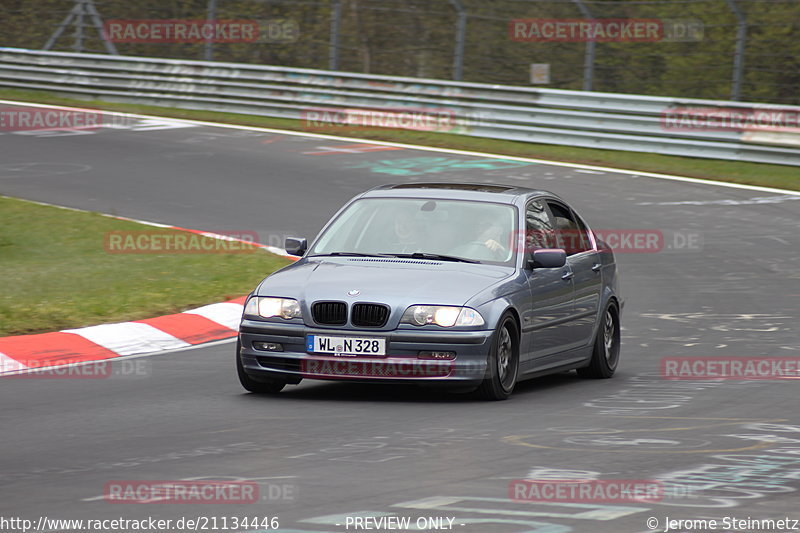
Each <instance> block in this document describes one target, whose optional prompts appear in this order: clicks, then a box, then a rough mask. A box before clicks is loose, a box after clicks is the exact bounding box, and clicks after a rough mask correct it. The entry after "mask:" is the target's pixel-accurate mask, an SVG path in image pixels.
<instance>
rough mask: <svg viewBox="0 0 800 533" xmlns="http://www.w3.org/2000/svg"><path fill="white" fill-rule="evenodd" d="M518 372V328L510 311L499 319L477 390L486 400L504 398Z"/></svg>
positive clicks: (513, 383)
mask: <svg viewBox="0 0 800 533" xmlns="http://www.w3.org/2000/svg"><path fill="white" fill-rule="evenodd" d="M518 373H519V328H518V327H517V323H516V321H515V320H514V317H513V316H512V315H511V313H506V314H504V315H503V317H502V318H501V319H500V322H499V323H498V325H497V329H496V330H495V334H494V338H493V340H492V349H491V351H490V353H489V358H488V361H487V368H486V376H485V377H484V379H483V382H481V385H480V387H478V391H479V393H480V395H481V396H482V397H483V398H484V399H486V400H495V401H496V400H505V399H507V398H508V397H509V396H511V393H512V392H513V391H514V385H516V382H517V374H518Z"/></svg>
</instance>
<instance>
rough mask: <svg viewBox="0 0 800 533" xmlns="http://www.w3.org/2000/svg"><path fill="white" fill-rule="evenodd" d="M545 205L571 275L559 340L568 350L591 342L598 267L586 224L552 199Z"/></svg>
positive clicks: (598, 289) (599, 286) (599, 280)
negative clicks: (570, 303)
mask: <svg viewBox="0 0 800 533" xmlns="http://www.w3.org/2000/svg"><path fill="white" fill-rule="evenodd" d="M547 206H548V208H549V209H550V212H551V214H552V216H553V220H554V221H553V224H554V225H555V228H556V244H557V246H558V247H559V248H563V249H564V250H565V251H566V252H567V265H568V266H569V268H570V275H571V276H572V286H573V291H574V293H573V294H574V296H573V302H574V303H573V308H572V312H571V316H570V319H569V323H568V326H567V327H566V328H564V330H563V331H564V333H565V334H566V336H565V337H564V338H563V339H562V340H561V342H562V345H563V349H564V350H571V349H574V348H579V347H581V346H586V345H587V344H588V343H590V342H591V341H592V333H593V331H594V323H595V320H596V318H597V311H598V306H599V305H600V292H601V290H602V275H601V264H600V258H599V256H598V254H597V251H596V250H595V249H594V246H593V245H592V241H591V239H590V237H589V232H588V230H587V227H586V224H585V223H584V222H583V220H581V218H580V217H579V216H578V215H577V214H576V213H575V211H574V210H572V209H570V208H569V207H567V206H566V205H564V204H562V203H561V202H557V201H554V200H548V201H547Z"/></svg>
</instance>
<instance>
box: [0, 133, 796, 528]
mask: <svg viewBox="0 0 800 533" xmlns="http://www.w3.org/2000/svg"><path fill="white" fill-rule="evenodd" d="M150 126H151V127H157V126H158V125H157V123H155V124H154V123H151V124H150ZM167 126H168V125H167ZM162 127H164V126H163V125H162ZM137 128H139V130H137ZM355 144H357V143H355ZM331 148H333V149H334V151H332V152H331ZM341 149H348V150H351V151H350V152H339V151H335V150H341ZM352 150H353V144H349V143H347V142H343V141H333V140H325V139H318V138H306V137H296V136H290V135H279V134H273V133H263V132H250V131H239V130H232V129H222V128H214V127H198V126H195V127H186V128H169V127H167V128H166V129H144V130H142V129H141V124H140V125H138V126H137V127H135V128H133V129H131V128H128V129H118V130H102V131H98V132H93V133H91V134H80V135H78V134H75V135H66V136H40V135H33V134H27V135H22V134H11V133H4V134H2V135H0V152H1V153H2V159H0V193H2V194H4V195H9V196H17V197H22V198H27V199H31V200H37V201H42V202H50V203H54V204H58V205H65V206H71V207H76V208H81V209H89V210H94V211H101V212H105V213H113V214H117V215H122V216H127V217H132V218H137V219H144V220H150V221H155V222H162V223H167V224H174V225H178V226H183V227H189V228H195V229H202V230H208V231H217V232H221V231H248V232H253V231H254V232H257V233H258V235H259V238H260V240H262V242H267V243H269V244H279V240H278V239H279V238H280V236H282V235H285V234H299V235H304V236H308V237H312V236H313V235H314V234H315V233H316V232H317V231H318V230H319V229H320V227H321V226H322V224H323V223H324V222H325V221H326V220H327V219H328V218H329V216H330V215H331V214H332V213H333V212H334V211H335V210H336V209H337V208H338V207H339V206H340V205H341V204H342V203H343V202H345V201H346V200H347V199H348V198H350V197H351V196H353V195H354V194H356V193H358V192H360V191H363V190H364V189H367V188H370V187H372V186H375V185H378V184H381V183H389V182H406V181H432V180H433V181H463V180H467V181H481V182H497V183H510V184H520V185H525V186H531V187H537V188H545V189H549V190H552V191H554V192H556V193H558V194H560V195H562V196H563V197H564V198H565V199H567V200H568V201H569V202H571V203H572V204H573V205H574V206H575V207H576V208H577V209H578V210H579V211H580V212H581V213H583V214H584V216H585V217H586V218H587V219H588V221H589V222H590V224H591V225H593V226H594V227H595V228H597V229H636V230H653V229H656V230H660V231H662V232H663V235H664V239H665V240H664V243H663V244H664V248H663V250H661V251H660V252H658V253H618V255H617V257H618V261H619V263H620V268H621V271H622V284H623V285H622V287H623V291H624V297H625V299H626V301H627V305H626V308H625V310H624V313H623V317H622V321H623V326H624V331H623V341H622V356H621V357H622V359H621V367H620V369H619V371H618V373H617V375H616V376H615V377H614V378H613V379H611V380H602V381H587V380H581V379H579V378H577V377H576V376H575V375H574V374H563V375H558V376H553V377H548V378H542V379H537V380H534V381H530V382H526V383H523V384H521V385H519V386H518V388H517V390H516V392H515V394H514V396H513V397H512V398H511V399H510V400H509V401H505V402H496V403H486V402H482V401H480V400H477V399H475V398H473V397H470V396H463V395H444V394H440V393H436V392H432V391H426V390H419V389H417V388H404V387H393V388H385V387H373V386H363V385H354V384H347V383H325V382H308V381H306V382H303V383H302V384H301V385H299V386H296V387H287V389H286V390H285V391H284V392H283V393H281V394H280V395H279V396H276V397H259V396H257V395H252V394H247V393H245V392H244V391H243V390H242V389H241V388H240V386H239V384H238V382H237V379H236V375H235V370H234V353H233V352H234V345H233V344H232V343H231V342H222V343H219V344H213V345H208V346H203V347H200V348H196V349H190V350H185V351H178V352H173V353H168V354H163V355H160V356H155V357H146V358H142V359H133V360H129V361H128V363H129V364H133V362H135V363H136V364H138V365H140V367H138V371H137V372H135V373H133V374H134V375H130V374H131V373H129V372H124V371H121V375H117V376H113V377H110V378H108V379H13V378H3V379H0V405H2V409H0V428H2V429H1V431H2V433H0V434H1V435H2V437H0V517H6V518H8V517H22V518H26V519H31V520H33V521H34V522H36V521H37V520H38V518H39V517H40V516H46V517H48V518H64V519H66V518H76V519H104V518H118V517H123V518H135V519H141V518H145V517H150V516H152V517H156V518H163V519H167V518H170V519H177V518H180V517H182V516H186V517H200V516H205V517H209V518H210V517H217V518H218V520H221V518H222V517H232V516H238V517H278V518H279V522H280V528H281V530H282V531H315V532H318V531H332V532H339V531H354V530H355V529H354V528H353V526H350V528H349V529H346V527H345V526H346V524H347V517H351V518H352V517H354V516H362V517H364V516H368V517H373V518H377V517H381V516H396V517H400V518H403V517H410V518H411V521H412V524H414V523H415V520H416V519H417V518H418V517H442V518H453V519H454V522H453V526H452V528H453V530H455V531H464V532H473V531H476V532H477V531H480V532H494V531H497V532H539V533H562V532H564V533H566V532H569V531H575V532H614V533H620V532H623V533H625V532H639V531H651V530H656V531H663V528H664V527H665V520H666V519H667V517H669V519H713V518H717V519H719V520H721V519H723V518H724V517H736V518H741V519H746V518H748V517H749V518H751V519H780V518H786V517H788V518H790V519H791V518H794V519H800V512H799V511H798V506H797V502H798V492H797V491H798V489H800V412H799V411H798V409H797V407H798V405H799V404H800V402H799V401H798V385H800V383H799V382H798V381H797V380H752V381H732V380H695V381H671V380H664V379H661V377H660V374H659V373H660V365H661V360H662V358H665V357H713V356H717V357H723V356H747V357H791V358H797V357H798V356H800V350H798V332H797V323H798V322H800V316H798V315H799V313H798V305H797V302H798V299H800V273H798V262H800V236H798V221H800V201H797V197H792V196H788V195H787V196H784V195H781V194H773V193H764V192H755V191H750V190H744V189H730V188H722V187H717V186H713V185H701V184H693V183H681V182H672V181H661V180H657V179H652V178H645V177H636V176H631V175H628V174H624V173H612V172H587V171H581V170H575V169H570V168H563V167H556V166H548V165H542V164H523V163H512V162H508V161H503V160H498V159H487V158H480V157H469V156H463V155H452V154H444V153H432V152H424V151H416V150H410V149H403V150H386V151H366V152H358V151H352ZM329 152H330V153H329ZM54 231H57V228H54ZM676 235H677V236H676ZM691 235H694V237H690V236H691ZM689 239H694V241H692V242H693V245H691V246H690V245H688V244H687V242H688V240H689ZM175 275H180V274H179V273H176V274H175ZM53 283H58V279H57V278H54V279H53ZM119 364H122V363H119ZM526 477H531V478H540V479H542V478H550V479H573V480H574V479H584V480H585V479H605V480H651V481H652V480H660V481H661V483H662V485H661V486H662V487H664V488H665V489H664V493H663V494H662V495H661V498H660V500H659V501H649V502H629V501H620V500H614V501H605V502H603V501H586V502H574V501H573V502H560V501H554V500H553V499H552V496H551V497H550V500H549V501H546V502H518V501H512V500H511V499H509V492H508V487H509V483H510V482H511V481H512V480H515V479H520V478H526ZM181 479H231V480H237V479H247V480H255V481H256V482H258V483H259V487H260V490H259V495H260V496H259V499H260V501H259V502H258V503H255V504H221V503H218V504H205V505H202V504H180V505H178V504H165V503H152V504H118V503H110V502H108V501H105V500H104V498H103V493H104V486H105V485H106V484H107V483H109V482H110V481H113V480H181ZM666 487H670V488H669V489H666ZM652 518H655V519H657V521H658V524H657V525H656V524H655V523H654V522H653V521H652ZM648 519H651V520H650V522H649V524H648ZM444 523H445V524H447V520H445V521H444ZM337 524H339V525H337ZM721 524H722V522H720V523H719V524H718V525H717V527H716V528H715V529H706V530H716V531H727V529H723V527H722V525H721ZM788 525H789V526H790V527H791V523H789V524H788ZM207 526H208V527H210V524H207ZM651 526H655V528H652V527H651ZM790 527H786V528H785V529H786V530H791V529H790ZM797 527H800V526H797ZM0 529H2V528H1V527H0ZM185 529H186V528H184V530H185ZM217 529H218V530H221V529H222V528H221V522H218V527H217ZM243 529H244V528H239V530H243ZM5 530H7V531H13V529H11V528H7V529H5ZM172 530H176V528H174V527H173V528H172ZM673 530H676V531H683V530H684V529H681V528H678V529H674V528H673ZM695 530H697V529H695ZM732 530H735V531H747V530H748V529H743V528H739V529H732ZM771 530H772V531H779V530H780V531H783V529H777V528H773V529H771ZM379 531H386V529H382V530H379Z"/></svg>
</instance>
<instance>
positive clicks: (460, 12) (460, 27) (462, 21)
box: [450, 0, 467, 81]
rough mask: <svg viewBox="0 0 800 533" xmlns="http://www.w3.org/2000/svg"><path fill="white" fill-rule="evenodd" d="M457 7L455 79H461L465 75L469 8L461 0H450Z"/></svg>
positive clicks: (454, 55)
mask: <svg viewBox="0 0 800 533" xmlns="http://www.w3.org/2000/svg"><path fill="white" fill-rule="evenodd" d="M450 3H451V4H453V7H454V8H455V9H456V16H457V21H456V43H455V51H454V53H453V79H454V80H456V81H461V80H462V78H463V76H464V41H465V38H466V32H467V10H466V9H464V5H463V4H462V3H461V2H460V0H450Z"/></svg>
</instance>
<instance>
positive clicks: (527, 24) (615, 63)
mask: <svg viewBox="0 0 800 533" xmlns="http://www.w3.org/2000/svg"><path fill="white" fill-rule="evenodd" d="M208 21H213V22H208ZM0 45H2V46H15V47H23V48H32V49H41V48H49V49H53V50H70V51H83V52H100V53H119V54H124V55H134V56H150V57H164V58H178V59H210V60H215V61H227V62H242V63H253V64H267V65H281V66H289V67H301V68H314V69H333V70H344V71H354V72H362V73H372V74H385V75H396V76H409V77H427V78H441V79H456V80H463V81H475V82H484V83H499V84H512V85H535V86H538V87H547V88H556V89H576V90H581V89H583V90H593V91H607V92H615V93H631V94H654V95H665V96H680V97H692V98H709V99H733V100H743V101H761V102H773V103H783V104H800V0H626V1H620V0H492V1H485V0H307V1H306V0H298V1H290V0H138V1H137V2H130V1H129V0H96V1H95V0H4V1H3V2H2V3H1V4H0Z"/></svg>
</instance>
